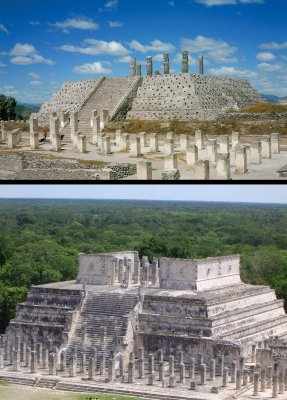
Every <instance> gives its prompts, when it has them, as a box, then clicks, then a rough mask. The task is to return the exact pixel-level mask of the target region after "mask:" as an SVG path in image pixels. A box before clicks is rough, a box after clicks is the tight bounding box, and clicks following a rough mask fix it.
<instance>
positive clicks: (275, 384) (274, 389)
mask: <svg viewBox="0 0 287 400" xmlns="http://www.w3.org/2000/svg"><path fill="white" fill-rule="evenodd" d="M277 394H278V375H277V374H273V377H272V398H276V397H277Z"/></svg>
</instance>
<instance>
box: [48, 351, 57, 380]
mask: <svg viewBox="0 0 287 400" xmlns="http://www.w3.org/2000/svg"><path fill="white" fill-rule="evenodd" d="M48 363H49V375H56V360H55V353H50V354H49V356H48Z"/></svg>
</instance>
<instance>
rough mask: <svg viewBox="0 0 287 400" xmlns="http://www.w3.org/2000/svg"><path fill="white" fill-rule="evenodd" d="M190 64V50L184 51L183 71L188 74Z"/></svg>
mask: <svg viewBox="0 0 287 400" xmlns="http://www.w3.org/2000/svg"><path fill="white" fill-rule="evenodd" d="M188 72H189V64H188V51H183V52H182V73H183V74H188Z"/></svg>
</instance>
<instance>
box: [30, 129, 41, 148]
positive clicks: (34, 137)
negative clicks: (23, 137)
mask: <svg viewBox="0 0 287 400" xmlns="http://www.w3.org/2000/svg"><path fill="white" fill-rule="evenodd" d="M30 147H31V150H37V149H39V133H38V132H30Z"/></svg>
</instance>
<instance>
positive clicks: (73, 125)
mask: <svg viewBox="0 0 287 400" xmlns="http://www.w3.org/2000/svg"><path fill="white" fill-rule="evenodd" d="M70 130H71V140H72V142H73V143H74V136H76V133H77V132H78V130H79V113H78V112H70Z"/></svg>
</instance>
